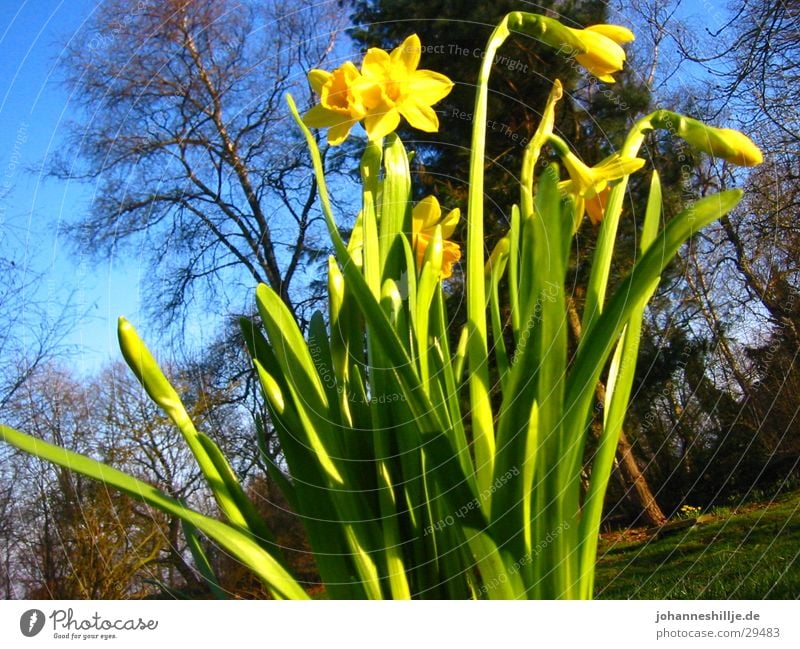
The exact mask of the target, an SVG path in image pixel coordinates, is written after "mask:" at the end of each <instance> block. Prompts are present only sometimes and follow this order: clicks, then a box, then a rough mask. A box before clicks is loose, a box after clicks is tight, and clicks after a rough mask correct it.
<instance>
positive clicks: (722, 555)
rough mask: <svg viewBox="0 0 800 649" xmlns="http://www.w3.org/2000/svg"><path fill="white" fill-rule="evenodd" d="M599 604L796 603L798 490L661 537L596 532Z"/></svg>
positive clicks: (799, 581)
mask: <svg viewBox="0 0 800 649" xmlns="http://www.w3.org/2000/svg"><path fill="white" fill-rule="evenodd" d="M595 597H597V598H598V599H798V598H800V492H794V493H791V494H784V495H782V496H781V497H779V498H777V499H775V500H773V501H772V502H769V503H762V504H757V505H746V506H743V507H741V508H738V509H736V508H729V507H726V508H724V509H719V510H715V511H712V512H711V520H710V521H709V522H707V523H704V524H702V525H697V526H695V527H692V528H688V529H682V530H679V531H675V532H672V533H671V534H668V535H664V536H662V537H660V538H649V537H647V535H646V534H645V533H644V531H643V530H626V531H625V532H621V533H615V534H607V535H603V537H602V538H601V541H600V547H599V549H598V568H597V579H596V591H595Z"/></svg>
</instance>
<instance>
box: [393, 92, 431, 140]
mask: <svg viewBox="0 0 800 649" xmlns="http://www.w3.org/2000/svg"><path fill="white" fill-rule="evenodd" d="M399 111H400V114H401V115H402V116H403V117H405V118H406V121H407V122H408V123H409V124H411V126H413V127H414V128H418V129H419V130H420V131H425V132H426V133H435V132H436V131H438V130H439V117H438V116H437V115H436V111H435V110H433V108H431V107H430V106H427V105H425V104H420V103H419V102H416V101H414V100H413V99H407V100H406V101H404V102H403V103H402V105H401V106H400V107H399Z"/></svg>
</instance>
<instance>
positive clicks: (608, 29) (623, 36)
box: [586, 25, 636, 45]
mask: <svg viewBox="0 0 800 649" xmlns="http://www.w3.org/2000/svg"><path fill="white" fill-rule="evenodd" d="M586 29H588V30H590V31H593V32H597V33H598V34H602V35H603V36H606V37H607V38H610V39H611V40H612V41H614V42H615V43H619V44H620V45H621V44H622V43H630V42H631V41H634V40H636V36H634V34H633V32H632V31H631V30H630V29H628V28H627V27H623V26H622V25H589V27H587V28H586Z"/></svg>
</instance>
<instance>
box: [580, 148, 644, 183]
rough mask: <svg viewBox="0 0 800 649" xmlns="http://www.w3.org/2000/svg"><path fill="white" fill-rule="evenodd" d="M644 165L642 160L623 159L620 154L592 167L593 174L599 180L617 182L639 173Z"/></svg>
mask: <svg viewBox="0 0 800 649" xmlns="http://www.w3.org/2000/svg"><path fill="white" fill-rule="evenodd" d="M643 165H644V160H643V159H642V158H623V157H621V156H620V155H619V154H616V153H615V154H614V155H610V156H608V157H607V158H606V159H605V160H602V161H600V162H599V163H597V164H596V165H595V166H594V167H592V173H593V174H594V177H595V179H596V181H597V180H600V179H604V180H616V179H617V178H622V177H623V176H627V175H629V174H632V173H633V172H634V171H638V170H639V169H641V168H642V166H643Z"/></svg>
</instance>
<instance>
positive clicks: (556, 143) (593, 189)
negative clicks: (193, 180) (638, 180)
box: [549, 135, 644, 230]
mask: <svg viewBox="0 0 800 649" xmlns="http://www.w3.org/2000/svg"><path fill="white" fill-rule="evenodd" d="M549 142H550V144H552V145H553V147H554V148H555V149H556V151H557V152H558V154H559V156H561V160H562V162H563V163H564V166H565V167H566V168H567V172H568V173H569V180H565V181H563V182H560V183H559V184H558V187H559V189H560V190H561V191H562V193H565V194H570V195H571V196H572V197H573V198H574V199H575V225H574V229H575V230H577V229H578V226H579V225H580V222H581V220H582V219H583V215H584V214H586V213H588V215H589V219H590V220H591V222H592V223H593V224H595V225H597V224H598V223H600V221H601V220H602V219H603V213H604V211H605V206H606V200H607V198H608V189H609V183H610V182H611V181H613V180H618V179H619V178H622V177H623V176H627V175H629V174H632V173H633V172H634V171H637V170H639V169H640V168H641V167H642V165H644V160H642V159H641V158H630V157H623V156H621V155H620V154H619V153H615V154H613V155H610V156H608V157H607V158H606V159H605V160H602V161H601V162H599V163H598V164H596V165H595V166H593V167H589V166H587V165H585V164H584V163H583V162H581V161H580V160H579V159H578V157H577V156H576V155H575V154H574V153H572V151H570V150H569V147H567V144H566V143H565V142H564V141H563V140H562V139H561V138H559V137H558V136H556V135H551V136H550V138H549Z"/></svg>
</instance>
